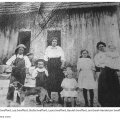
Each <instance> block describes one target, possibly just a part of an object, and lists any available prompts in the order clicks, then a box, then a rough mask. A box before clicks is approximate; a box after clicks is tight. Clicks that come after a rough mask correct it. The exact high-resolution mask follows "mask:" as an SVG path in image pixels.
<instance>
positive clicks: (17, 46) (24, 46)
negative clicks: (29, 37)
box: [16, 44, 26, 49]
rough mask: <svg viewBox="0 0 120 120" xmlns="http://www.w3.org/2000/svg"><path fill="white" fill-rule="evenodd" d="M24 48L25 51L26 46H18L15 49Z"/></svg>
mask: <svg viewBox="0 0 120 120" xmlns="http://www.w3.org/2000/svg"><path fill="white" fill-rule="evenodd" d="M21 47H22V48H24V49H26V46H25V45H24V44H19V45H18V46H17V47H16V49H18V48H21Z"/></svg>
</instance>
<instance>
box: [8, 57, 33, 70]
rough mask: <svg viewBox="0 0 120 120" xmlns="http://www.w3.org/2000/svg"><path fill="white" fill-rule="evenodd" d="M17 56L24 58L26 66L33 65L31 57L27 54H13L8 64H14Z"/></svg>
mask: <svg viewBox="0 0 120 120" xmlns="http://www.w3.org/2000/svg"><path fill="white" fill-rule="evenodd" d="M16 58H24V60H25V66H26V68H29V67H30V66H31V62H30V60H29V58H28V57H27V56H23V55H17V56H16V55H13V56H12V57H11V58H10V59H9V60H8V61H7V62H6V65H9V66H10V65H12V63H13V62H14V61H15V59H16Z"/></svg>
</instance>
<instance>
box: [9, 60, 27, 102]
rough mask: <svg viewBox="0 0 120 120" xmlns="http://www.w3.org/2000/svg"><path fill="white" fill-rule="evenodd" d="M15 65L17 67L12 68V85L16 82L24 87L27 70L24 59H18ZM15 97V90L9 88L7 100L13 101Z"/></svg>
mask: <svg viewBox="0 0 120 120" xmlns="http://www.w3.org/2000/svg"><path fill="white" fill-rule="evenodd" d="M13 65H14V66H15V67H13V68H12V73H11V79H10V84H11V83H13V82H14V81H18V82H19V83H21V84H22V85H24V83H25V77H26V68H25V60H24V58H16V59H15V61H14V63H13ZM13 96H14V88H13V87H9V89H8V94H7V99H8V100H13Z"/></svg>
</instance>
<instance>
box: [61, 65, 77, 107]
mask: <svg viewBox="0 0 120 120" xmlns="http://www.w3.org/2000/svg"><path fill="white" fill-rule="evenodd" d="M65 75H66V78H64V79H63V81H62V84H61V87H62V88H63V90H62V91H61V97H62V98H64V106H66V102H68V101H69V100H70V102H71V104H72V106H74V102H75V101H74V98H76V97H77V91H76V88H77V81H76V80H75V79H74V78H73V71H72V70H71V68H70V67H67V69H66V72H65Z"/></svg>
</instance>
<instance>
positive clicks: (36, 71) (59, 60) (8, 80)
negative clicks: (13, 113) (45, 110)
mask: <svg viewBox="0 0 120 120" xmlns="http://www.w3.org/2000/svg"><path fill="white" fill-rule="evenodd" d="M0 107H62V108H64V107H78V108H80V107H83V108H86V107H98V108H101V107H120V3H119V2H0Z"/></svg>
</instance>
